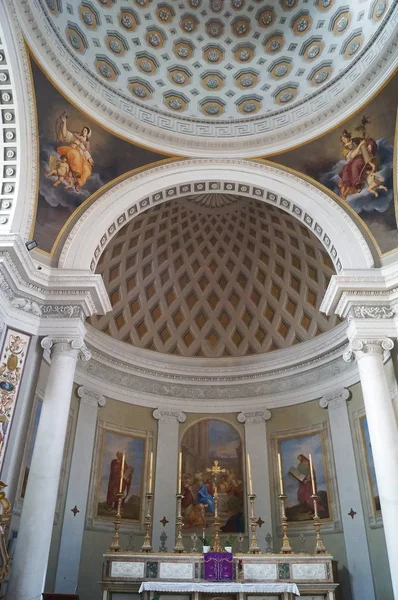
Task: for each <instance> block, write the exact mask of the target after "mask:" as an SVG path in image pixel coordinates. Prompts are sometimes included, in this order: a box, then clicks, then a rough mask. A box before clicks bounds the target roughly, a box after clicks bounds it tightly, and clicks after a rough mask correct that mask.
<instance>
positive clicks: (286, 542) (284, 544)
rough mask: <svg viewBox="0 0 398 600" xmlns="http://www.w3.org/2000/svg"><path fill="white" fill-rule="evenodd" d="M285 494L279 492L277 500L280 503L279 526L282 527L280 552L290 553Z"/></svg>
mask: <svg viewBox="0 0 398 600" xmlns="http://www.w3.org/2000/svg"><path fill="white" fill-rule="evenodd" d="M286 498H287V496H286V495H285V494H279V500H280V503H281V528H282V548H281V554H292V552H293V550H292V547H291V545H290V542H289V538H288V536H287V527H288V525H287V517H286V509H285V502H286Z"/></svg>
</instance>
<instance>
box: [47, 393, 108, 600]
mask: <svg viewBox="0 0 398 600" xmlns="http://www.w3.org/2000/svg"><path fill="white" fill-rule="evenodd" d="M77 394H78V396H79V398H80V406H79V415H78V418H77V425H76V433H75V442H74V445H73V454H72V462H71V468H70V473H69V482H68V492H67V495H66V504H65V513H64V519H63V524H62V533H61V543H60V548H59V554H58V565H57V573H56V577H55V592H57V593H60V594H73V593H75V591H76V588H77V581H78V577H79V565H80V553H81V546H82V541H83V533H84V520H85V517H86V508H87V499H88V488H89V484H90V473H91V464H92V458H93V450H94V439H95V431H96V425H97V416H98V407H99V406H105V398H104V396H101V395H100V394H97V393H96V392H93V391H91V390H89V389H87V388H85V387H83V386H82V387H79V389H78V390H77ZM75 506H76V508H77V509H78V510H79V512H78V513H74V512H73V508H74V507H75Z"/></svg>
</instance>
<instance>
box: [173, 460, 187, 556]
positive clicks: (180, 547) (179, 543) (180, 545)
mask: <svg viewBox="0 0 398 600" xmlns="http://www.w3.org/2000/svg"><path fill="white" fill-rule="evenodd" d="M180 454H181V453H180ZM183 497H184V496H183V495H182V494H177V519H176V543H175V546H174V552H179V553H181V552H185V548H184V540H183V537H182V528H183V527H184V521H183V519H182V514H181V501H182V499H183Z"/></svg>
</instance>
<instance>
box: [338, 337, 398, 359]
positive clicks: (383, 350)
mask: <svg viewBox="0 0 398 600" xmlns="http://www.w3.org/2000/svg"><path fill="white" fill-rule="evenodd" d="M393 348H394V342H393V341H392V340H391V339H390V338H384V339H358V338H357V339H353V340H351V341H350V343H349V346H348V350H347V351H346V352H344V354H343V359H344V360H345V361H346V362H351V361H352V360H353V359H354V358H356V359H357V360H360V359H361V358H362V357H363V356H366V355H371V354H374V355H382V356H383V358H384V360H386V359H387V358H388V357H389V355H390V351H391V350H392V349H393Z"/></svg>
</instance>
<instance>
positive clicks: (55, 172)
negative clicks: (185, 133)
mask: <svg viewBox="0 0 398 600" xmlns="http://www.w3.org/2000/svg"><path fill="white" fill-rule="evenodd" d="M31 65H32V74H33V83H34V87H35V93H36V99H37V117H38V130H39V150H40V176H39V195H38V200H37V210H36V222H35V224H34V231H32V239H33V238H34V239H35V240H36V241H37V243H38V245H39V248H40V250H42V251H45V252H51V250H52V247H53V245H54V242H55V241H56V239H57V235H58V234H59V232H60V231H61V229H62V227H63V226H64V224H65V223H66V221H67V220H68V219H69V217H70V216H71V215H72V214H73V212H74V211H75V210H77V209H78V208H79V207H80V206H82V205H83V204H84V202H86V201H87V200H88V199H89V198H90V197H91V196H92V195H93V194H95V193H96V192H97V191H98V190H100V189H101V188H102V187H103V186H104V185H106V184H108V183H110V182H111V181H112V180H114V179H116V178H118V177H120V176H121V175H123V174H124V173H127V172H129V171H132V170H134V169H136V168H138V167H142V166H144V165H147V164H150V163H153V162H156V161H158V160H161V159H163V158H165V157H164V156H163V155H160V154H158V153H156V152H152V151H151V150H146V149H145V148H139V147H137V146H135V145H134V144H130V143H128V142H126V141H123V140H121V139H119V138H117V137H116V136H114V135H112V134H111V133H109V132H108V131H105V130H104V129H102V127H101V126H100V125H98V124H97V123H95V122H94V121H93V120H92V119H90V118H89V117H88V116H86V115H85V114H83V113H81V112H80V111H79V110H78V109H77V108H75V107H74V106H73V105H72V104H71V103H70V102H68V100H66V98H64V97H63V96H62V95H61V94H60V93H59V92H58V91H57V90H56V89H55V88H54V87H53V86H52V84H51V83H50V81H49V80H48V79H47V78H46V76H45V75H44V74H43V73H42V71H41V70H40V69H39V67H38V66H37V65H36V64H35V63H33V62H32V63H31Z"/></svg>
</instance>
